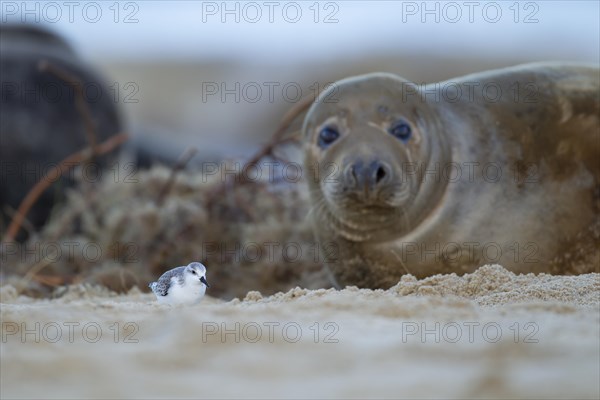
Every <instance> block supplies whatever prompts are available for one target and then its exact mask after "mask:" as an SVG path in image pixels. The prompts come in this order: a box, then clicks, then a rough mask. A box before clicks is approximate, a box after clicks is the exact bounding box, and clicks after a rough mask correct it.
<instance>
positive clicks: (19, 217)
mask: <svg viewBox="0 0 600 400" xmlns="http://www.w3.org/2000/svg"><path fill="white" fill-rule="evenodd" d="M127 139H128V136H127V134H126V133H120V134H118V135H114V136H112V137H110V138H109V139H107V140H106V141H105V142H103V143H101V144H99V145H98V146H96V154H97V155H102V154H105V153H108V152H110V151H112V150H113V149H115V148H116V147H117V146H119V145H120V144H122V143H123V142H125V141H126V140H127ZM92 153H93V150H92V148H91V147H86V148H85V149H83V150H80V151H78V152H77V153H73V154H71V155H70V156H68V157H67V158H65V159H63V160H62V161H61V162H60V163H58V165H56V166H54V167H52V168H51V169H50V170H49V171H48V172H47V173H46V174H45V175H44V176H43V177H42V179H40V180H39V181H38V182H37V183H36V184H35V185H34V186H33V187H32V188H31V190H29V193H27V196H25V198H24V199H23V201H21V204H20V205H19V208H18V209H17V212H16V214H15V217H14V218H13V219H12V221H11V222H10V225H9V227H8V230H7V231H6V234H5V235H4V238H3V239H2V241H3V242H4V243H8V242H13V241H14V240H15V237H16V236H17V233H19V229H20V228H21V224H22V223H23V219H24V218H25V216H26V215H27V213H28V212H29V209H30V208H31V207H32V206H33V205H34V204H35V202H36V201H37V199H38V198H39V197H40V196H41V195H42V193H44V191H45V190H46V189H48V187H50V185H52V183H53V182H54V180H55V179H56V176H62V175H64V174H65V172H67V171H69V170H70V169H71V168H73V167H75V166H76V165H79V164H81V163H82V162H84V161H86V160H88V159H89V157H90V155H91V154H92Z"/></svg>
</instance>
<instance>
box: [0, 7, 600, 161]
mask: <svg viewBox="0 0 600 400" xmlns="http://www.w3.org/2000/svg"><path fill="white" fill-rule="evenodd" d="M1 12H2V23H6V22H13V23H23V22H27V23H32V24H36V25H39V26H45V27H47V28H48V29H50V30H52V31H54V32H56V33H58V34H60V35H61V36H63V37H64V38H65V39H66V40H67V41H68V42H69V43H70V44H71V45H72V46H73V48H74V50H75V51H76V52H77V53H78V54H79V55H80V56H81V57H82V58H83V59H84V60H85V61H87V62H88V63H89V64H91V65H92V66H93V67H94V68H95V69H96V70H97V71H99V72H100V73H101V74H102V75H103V76H104V77H105V78H106V80H107V81H108V86H109V90H110V93H111V95H113V96H114V97H115V99H116V101H117V102H118V107H119V109H120V110H121V111H122V114H123V116H124V118H125V123H126V126H127V127H128V129H129V131H130V132H132V134H133V135H134V136H135V143H138V145H140V146H145V147H149V148H151V149H152V150H156V149H158V150H159V151H160V152H161V153H162V154H163V155H165V156H166V157H168V158H175V157H177V155H178V154H179V153H180V152H181V150H182V148H183V147H184V146H186V145H195V146H197V147H198V148H199V150H200V153H199V154H200V156H201V157H200V158H202V159H210V158H221V157H223V156H245V155H248V154H249V153H250V152H252V151H253V150H255V149H256V148H258V147H259V146H260V144H261V143H262V142H264V141H266V140H267V138H268V137H269V135H270V134H271V132H272V131H273V130H274V128H275V127H276V124H277V122H278V121H279V119H280V118H281V116H282V115H283V113H284V112H285V111H286V110H287V109H289V108H290V107H291V106H292V105H293V104H294V103H295V102H297V101H298V99H299V98H300V97H303V96H305V95H308V94H310V93H311V91H314V90H315V89H322V87H323V85H326V84H327V83H329V82H333V81H336V80H338V79H341V78H344V77H347V76H350V75H355V74H362V73H367V72H374V71H387V72H392V73H396V74H399V75H401V76H403V77H405V78H407V79H410V80H413V81H415V82H419V83H421V82H434V81H439V80H445V79H449V78H452V77H455V76H459V75H461V74H466V73H471V72H477V71H481V70H485V69H490V68H496V67H504V66H509V65H513V64H518V63H524V62H531V61H543V60H565V61H579V62H590V63H596V64H597V63H598V62H599V61H600V50H599V49H600V42H599V40H600V39H599V18H598V15H599V13H600V11H599V2H597V1H535V2H531V1H523V2H516V1H507V2H504V1H499V2H466V3H465V2H439V1H429V2H421V1H419V2H411V1H336V2H315V1H299V2H273V3H269V2H260V1H259V2H220V1H219V2H201V1H134V2H132V1H123V2H74V3H73V4H72V5H65V4H63V3H62V2H22V1H18V2H11V1H3V2H2V8H1Z"/></svg>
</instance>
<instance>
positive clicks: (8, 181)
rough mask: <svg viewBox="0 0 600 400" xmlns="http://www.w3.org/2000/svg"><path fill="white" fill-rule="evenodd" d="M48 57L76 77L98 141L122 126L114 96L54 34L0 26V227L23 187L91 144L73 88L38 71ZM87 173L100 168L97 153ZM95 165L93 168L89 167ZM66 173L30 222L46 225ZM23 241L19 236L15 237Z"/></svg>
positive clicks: (24, 191) (34, 210) (43, 198)
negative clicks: (80, 85)
mask: <svg viewBox="0 0 600 400" xmlns="http://www.w3.org/2000/svg"><path fill="white" fill-rule="evenodd" d="M44 60H45V61H47V62H48V63H50V64H51V65H54V66H56V67H58V68H60V69H62V70H64V71H66V72H68V73H69V74H70V75H72V76H74V77H77V79H78V80H80V81H81V82H82V89H83V93H84V100H85V102H86V103H87V104H88V106H89V109H90V111H91V116H92V120H93V124H94V127H95V132H96V135H97V137H96V139H97V142H101V141H103V140H105V139H106V138H108V137H109V136H112V135H114V134H116V133H118V132H119V131H120V128H121V122H120V118H119V115H118V110H117V99H115V98H114V96H113V93H112V92H111V91H110V90H109V87H108V86H107V85H106V84H105V83H104V81H103V80H102V79H101V78H100V77H99V76H98V75H97V74H96V73H95V72H94V71H93V69H92V68H90V67H89V66H88V65H86V64H85V63H84V62H83V61H82V60H81V59H80V58H79V57H78V56H77V54H76V53H75V52H74V51H73V49H72V48H71V47H70V46H69V45H68V44H67V43H66V42H65V41H64V40H63V39H62V38H61V37H59V36H57V35H55V34H54V33H52V32H50V31H48V30H46V29H43V28H40V27H38V26H31V25H15V24H3V25H0V81H1V82H0V84H1V89H2V92H1V99H0V163H1V165H0V212H1V220H2V228H3V229H2V231H4V230H5V229H6V226H7V222H8V221H10V216H11V213H13V212H14V210H16V209H17V207H18V206H19V203H20V202H21V200H22V199H23V198H24V196H25V195H26V194H27V192H28V191H29V189H30V188H31V187H32V186H33V185H34V184H35V183H36V182H37V181H39V180H40V179H41V178H42V176H43V175H44V174H45V173H46V172H48V171H49V170H50V168H52V167H53V166H55V165H57V164H58V163H59V162H60V161H61V160H62V159H63V158H65V157H67V156H68V155H70V154H72V153H74V152H76V151H78V150H81V149H83V148H85V147H86V146H88V145H89V141H88V139H87V136H86V133H85V128H84V121H83V118H82V115H81V114H80V113H79V112H78V111H77V107H76V106H75V101H76V96H75V92H74V90H73V87H72V86H70V85H69V84H68V83H66V82H65V81H64V80H62V79H60V78H59V77H57V76H56V75H55V74H52V73H50V72H49V71H47V70H41V69H40V64H41V63H42V62H43V61H44ZM93 162H94V163H95V164H93V165H91V166H90V168H91V169H90V176H92V175H93V176H96V175H97V173H96V171H95V170H96V169H99V168H102V167H103V166H105V165H106V162H107V157H101V158H97V159H95V160H94V161H93ZM92 170H93V172H92ZM70 184H72V179H70V178H69V176H68V174H67V177H66V178H61V179H57V182H56V183H55V184H54V185H53V186H52V188H51V189H49V190H47V191H46V192H45V193H44V194H43V195H42V196H41V198H40V199H39V200H38V202H37V203H36V205H35V206H34V207H33V208H32V209H31V211H30V212H29V213H28V215H27V220H28V221H29V222H31V224H33V226H34V227H40V226H41V225H43V224H44V222H45V221H46V219H47V218H48V215H49V213H50V211H51V209H52V206H53V205H54V204H56V202H57V201H60V200H61V199H62V197H63V194H64V189H65V187H66V186H68V185H70ZM19 238H20V239H23V238H24V234H23V233H22V234H21V236H20V237H19Z"/></svg>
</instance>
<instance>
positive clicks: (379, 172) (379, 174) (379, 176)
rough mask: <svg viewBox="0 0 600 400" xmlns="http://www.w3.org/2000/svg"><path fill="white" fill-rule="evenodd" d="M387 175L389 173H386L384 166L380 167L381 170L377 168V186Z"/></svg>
mask: <svg viewBox="0 0 600 400" xmlns="http://www.w3.org/2000/svg"><path fill="white" fill-rule="evenodd" d="M386 175H387V173H386V172H385V168H383V166H379V168H377V173H376V174H375V184H377V183H379V182H381V181H382V180H383V178H385V176H386Z"/></svg>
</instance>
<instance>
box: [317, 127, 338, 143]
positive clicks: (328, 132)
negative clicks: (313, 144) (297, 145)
mask: <svg viewBox="0 0 600 400" xmlns="http://www.w3.org/2000/svg"><path fill="white" fill-rule="evenodd" d="M338 137H340V133H339V132H338V130H337V128H335V127H333V126H326V127H325V128H323V129H321V132H319V147H327V146H329V145H330V144H331V143H333V142H335V141H336V140H337V138H338Z"/></svg>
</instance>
